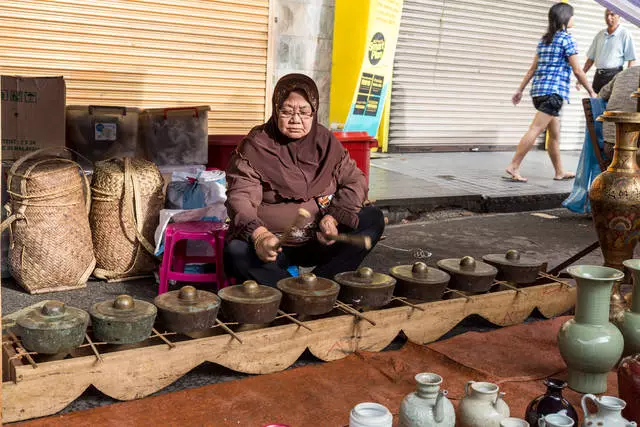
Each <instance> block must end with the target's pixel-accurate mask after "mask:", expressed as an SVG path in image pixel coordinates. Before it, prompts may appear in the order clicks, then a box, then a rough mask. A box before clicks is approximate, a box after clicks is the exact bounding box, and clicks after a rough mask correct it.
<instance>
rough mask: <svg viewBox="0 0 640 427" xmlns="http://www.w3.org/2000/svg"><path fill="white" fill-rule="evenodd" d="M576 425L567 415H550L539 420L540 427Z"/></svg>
mask: <svg viewBox="0 0 640 427" xmlns="http://www.w3.org/2000/svg"><path fill="white" fill-rule="evenodd" d="M574 424H575V423H574V422H573V420H572V419H571V418H569V417H567V416H566V415H562V414H549V415H546V416H544V417H542V418H539V419H538V426H539V427H573V425H574Z"/></svg>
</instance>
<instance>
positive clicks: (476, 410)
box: [458, 381, 510, 427]
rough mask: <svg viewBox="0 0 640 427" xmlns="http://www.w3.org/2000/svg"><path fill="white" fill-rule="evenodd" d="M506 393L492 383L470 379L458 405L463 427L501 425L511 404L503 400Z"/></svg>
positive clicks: (494, 426)
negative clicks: (508, 404)
mask: <svg viewBox="0 0 640 427" xmlns="http://www.w3.org/2000/svg"><path fill="white" fill-rule="evenodd" d="M503 396H504V393H500V388H499V387H498V386H497V385H495V384H492V383H487V382H475V381H469V382H467V384H466V385H465V387H464V397H463V398H462V401H461V402H460V406H459V407H458V417H459V421H460V425H461V426H462V427H500V421H502V419H504V418H507V417H508V416H509V415H510V413H509V406H507V404H506V403H505V401H504V400H502V397H503Z"/></svg>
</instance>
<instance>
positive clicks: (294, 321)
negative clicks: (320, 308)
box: [278, 310, 312, 331]
mask: <svg viewBox="0 0 640 427" xmlns="http://www.w3.org/2000/svg"><path fill="white" fill-rule="evenodd" d="M278 314H279V315H281V316H283V317H286V318H287V319H289V320H291V321H292V322H293V323H295V324H296V325H298V326H302V327H303V328H305V329H308V330H309V331H312V329H311V328H310V327H308V326H307V325H305V324H304V323H302V322H301V321H299V320H298V319H295V318H294V317H293V316H291V315H289V314H287V313H285V312H284V311H282V310H278Z"/></svg>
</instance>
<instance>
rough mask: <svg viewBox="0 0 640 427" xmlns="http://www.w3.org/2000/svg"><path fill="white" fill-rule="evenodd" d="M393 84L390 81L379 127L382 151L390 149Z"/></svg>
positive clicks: (379, 140) (379, 145) (379, 144)
mask: <svg viewBox="0 0 640 427" xmlns="http://www.w3.org/2000/svg"><path fill="white" fill-rule="evenodd" d="M391 85H392V82H391V81H389V88H388V89H387V98H386V99H385V100H384V110H383V111H382V121H381V122H380V127H379V128H378V137H377V138H378V147H379V148H381V150H380V151H382V152H383V153H386V152H387V150H388V149H389V117H390V116H391Z"/></svg>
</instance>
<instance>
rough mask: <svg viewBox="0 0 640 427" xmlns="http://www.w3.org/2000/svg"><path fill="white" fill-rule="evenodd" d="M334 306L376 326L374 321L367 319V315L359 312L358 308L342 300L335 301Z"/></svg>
mask: <svg viewBox="0 0 640 427" xmlns="http://www.w3.org/2000/svg"><path fill="white" fill-rule="evenodd" d="M336 306H337V307H338V308H339V309H341V310H342V311H346V312H347V313H349V314H351V315H353V316H355V317H356V318H357V319H361V320H366V321H367V322H369V323H371V324H372V325H373V326H376V322H374V321H373V320H371V319H369V318H368V317H365V316H363V315H362V313H360V312H359V311H358V310H356V309H354V308H352V307H350V306H348V305H347V304H345V303H343V302H342V301H336Z"/></svg>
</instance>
